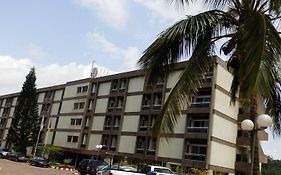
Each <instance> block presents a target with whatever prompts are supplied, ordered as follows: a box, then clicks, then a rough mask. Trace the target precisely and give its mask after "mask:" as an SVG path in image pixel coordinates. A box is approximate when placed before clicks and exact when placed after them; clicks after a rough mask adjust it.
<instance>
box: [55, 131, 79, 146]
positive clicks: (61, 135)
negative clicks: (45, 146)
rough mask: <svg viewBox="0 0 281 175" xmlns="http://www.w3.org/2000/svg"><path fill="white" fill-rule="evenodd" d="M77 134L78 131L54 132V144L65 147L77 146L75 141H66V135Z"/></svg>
mask: <svg viewBox="0 0 281 175" xmlns="http://www.w3.org/2000/svg"><path fill="white" fill-rule="evenodd" d="M69 135H71V136H79V135H80V133H79V132H58V131H57V132H56V139H55V140H54V145H55V146H62V147H67V148H77V147H78V142H76V143H69V142H67V136H69Z"/></svg>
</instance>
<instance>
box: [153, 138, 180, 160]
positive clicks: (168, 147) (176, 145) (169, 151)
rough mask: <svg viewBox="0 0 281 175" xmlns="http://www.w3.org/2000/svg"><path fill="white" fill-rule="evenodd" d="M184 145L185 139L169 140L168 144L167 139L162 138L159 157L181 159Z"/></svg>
mask: <svg viewBox="0 0 281 175" xmlns="http://www.w3.org/2000/svg"><path fill="white" fill-rule="evenodd" d="M183 144H184V139H183V138H169V142H167V141H166V139H165V138H160V143H159V150H158V156H159V157H168V158H174V159H181V158H182V153H183Z"/></svg>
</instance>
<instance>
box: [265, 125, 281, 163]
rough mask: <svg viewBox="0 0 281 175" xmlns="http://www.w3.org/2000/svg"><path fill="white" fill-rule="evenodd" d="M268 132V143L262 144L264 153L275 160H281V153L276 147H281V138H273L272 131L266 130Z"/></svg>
mask: <svg viewBox="0 0 281 175" xmlns="http://www.w3.org/2000/svg"><path fill="white" fill-rule="evenodd" d="M266 132H267V133H268V141H262V142H261V145H262V148H263V151H264V153H265V154H266V155H268V156H270V157H272V158H274V159H279V160H281V152H280V150H279V148H277V147H276V145H281V140H280V137H276V138H273V135H272V132H271V130H270V129H266Z"/></svg>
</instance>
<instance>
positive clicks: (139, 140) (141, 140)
mask: <svg viewBox="0 0 281 175" xmlns="http://www.w3.org/2000/svg"><path fill="white" fill-rule="evenodd" d="M136 147H137V153H140V154H143V153H144V148H145V137H143V136H139V137H137V144H136Z"/></svg>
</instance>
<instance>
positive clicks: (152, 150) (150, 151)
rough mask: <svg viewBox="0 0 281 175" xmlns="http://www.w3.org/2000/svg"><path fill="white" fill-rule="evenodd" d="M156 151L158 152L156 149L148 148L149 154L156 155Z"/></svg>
mask: <svg viewBox="0 0 281 175" xmlns="http://www.w3.org/2000/svg"><path fill="white" fill-rule="evenodd" d="M155 152H156V150H155V149H148V150H147V155H151V156H154V155H155Z"/></svg>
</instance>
